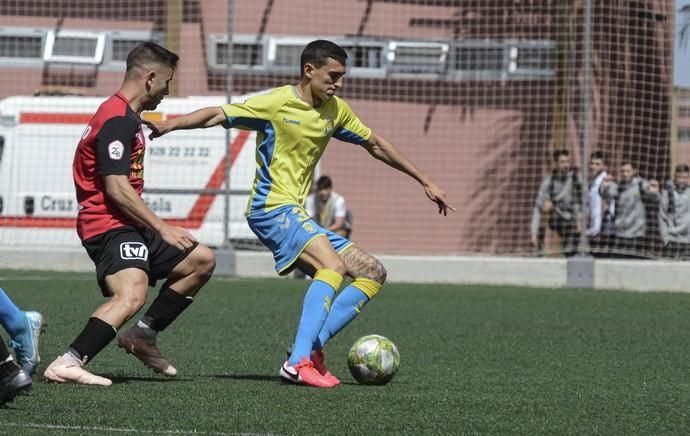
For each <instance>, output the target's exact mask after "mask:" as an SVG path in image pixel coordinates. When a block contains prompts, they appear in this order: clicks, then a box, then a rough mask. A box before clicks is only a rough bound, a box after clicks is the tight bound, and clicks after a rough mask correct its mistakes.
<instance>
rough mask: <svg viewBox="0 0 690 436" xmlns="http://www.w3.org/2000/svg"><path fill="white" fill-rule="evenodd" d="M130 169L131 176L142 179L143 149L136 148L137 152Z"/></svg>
mask: <svg viewBox="0 0 690 436" xmlns="http://www.w3.org/2000/svg"><path fill="white" fill-rule="evenodd" d="M130 170H131V171H132V176H134V177H136V178H138V179H143V178H144V149H143V148H140V149H139V150H137V154H136V155H135V156H134V159H132V163H131V165H130Z"/></svg>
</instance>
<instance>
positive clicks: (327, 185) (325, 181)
mask: <svg viewBox="0 0 690 436" xmlns="http://www.w3.org/2000/svg"><path fill="white" fill-rule="evenodd" d="M332 187H333V181H332V180H331V178H330V177H328V176H321V177H319V180H317V181H316V189H331V188H332Z"/></svg>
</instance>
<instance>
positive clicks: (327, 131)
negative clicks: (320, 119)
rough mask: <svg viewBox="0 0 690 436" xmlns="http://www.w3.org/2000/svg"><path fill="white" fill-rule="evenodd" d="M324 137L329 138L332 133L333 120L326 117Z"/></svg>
mask: <svg viewBox="0 0 690 436" xmlns="http://www.w3.org/2000/svg"><path fill="white" fill-rule="evenodd" d="M323 133H324V135H326V136H330V135H331V133H333V118H331V117H326V128H325V129H324V131H323Z"/></svg>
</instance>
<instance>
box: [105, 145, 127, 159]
mask: <svg viewBox="0 0 690 436" xmlns="http://www.w3.org/2000/svg"><path fill="white" fill-rule="evenodd" d="M124 151H125V146H124V145H122V143H121V142H120V141H117V140H115V141H113V142H111V143H110V144H108V156H110V158H111V159H113V160H120V159H122V153H123V152H124Z"/></svg>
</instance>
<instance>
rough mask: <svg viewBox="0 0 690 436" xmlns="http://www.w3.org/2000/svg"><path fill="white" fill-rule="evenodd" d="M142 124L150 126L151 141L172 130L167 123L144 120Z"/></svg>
mask: <svg viewBox="0 0 690 436" xmlns="http://www.w3.org/2000/svg"><path fill="white" fill-rule="evenodd" d="M142 122H143V123H144V124H146V126H148V128H149V129H151V133H150V134H149V139H153V138H158V137H160V136H163V135H165V134H166V133H168V132H169V131H170V130H171V128H170V126H169V125H168V123H167V122H166V121H150V120H142Z"/></svg>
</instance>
